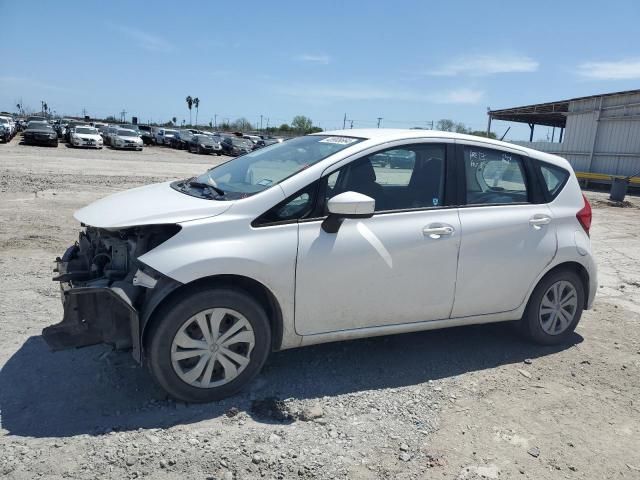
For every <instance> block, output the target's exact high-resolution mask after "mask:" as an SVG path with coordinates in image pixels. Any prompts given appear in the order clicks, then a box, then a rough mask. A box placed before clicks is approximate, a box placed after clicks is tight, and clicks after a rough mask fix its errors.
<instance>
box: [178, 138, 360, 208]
mask: <svg viewBox="0 0 640 480" xmlns="http://www.w3.org/2000/svg"><path fill="white" fill-rule="evenodd" d="M360 141H362V139H360V138H352V137H336V136H331V137H330V136H327V135H308V136H305V137H298V138H294V139H292V140H289V141H287V142H284V143H278V144H276V145H272V146H270V147H266V148H262V149H260V150H256V151H254V152H251V153H248V154H246V155H242V156H240V157H236V158H235V159H233V160H230V161H228V162H225V163H223V164H221V165H218V166H217V167H213V168H212V169H211V170H209V171H207V172H205V173H204V174H202V175H200V176H199V177H195V178H193V179H190V180H185V181H182V182H175V183H174V184H173V187H174V188H175V189H177V190H179V191H182V192H184V193H188V194H189V195H194V196H200V197H202V198H212V196H211V193H210V192H209V190H210V189H209V188H206V187H207V186H211V189H215V191H216V192H217V196H215V197H213V198H215V199H217V200H233V199H238V198H244V197H249V196H251V195H254V194H256V193H259V192H261V191H263V190H266V189H267V188H269V187H272V186H273V185H276V184H278V183H280V182H282V181H283V180H285V179H286V178H288V177H290V176H292V175H295V174H296V173H298V172H300V171H302V170H304V169H305V168H308V167H310V166H311V165H313V164H315V163H317V162H319V161H320V160H323V159H325V158H327V157H329V156H330V155H333V154H334V153H336V152H339V151H340V150H343V149H345V148H347V147H349V146H351V145H355V144H356V143H358V142H360ZM190 184H193V185H190ZM220 192H222V193H220Z"/></svg>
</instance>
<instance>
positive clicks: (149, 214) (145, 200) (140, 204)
mask: <svg viewBox="0 0 640 480" xmlns="http://www.w3.org/2000/svg"><path fill="white" fill-rule="evenodd" d="M232 203H233V202H229V201H219V200H205V199H202V198H197V197H192V196H190V195H186V194H184V193H180V192H178V191H176V190H174V189H173V188H171V182H165V183H156V184H153V185H147V186H145V187H139V188H134V189H132V190H126V191H124V192H120V193H116V194H114V195H109V196H108V197H105V198H103V199H100V200H98V201H97V202H94V203H92V204H90V205H88V206H86V207H84V208H82V209H80V210H78V211H77V212H76V213H75V214H74V215H73V216H74V217H75V218H76V220H78V221H79V222H82V223H84V224H85V225H90V226H92V227H98V228H105V229H110V230H116V229H120V228H126V227H137V226H142V225H160V224H168V223H181V222H187V221H189V220H197V219H199V218H206V217H214V216H216V215H220V214H221V213H223V212H225V211H226V210H228V209H229V208H230V207H231V205H232Z"/></svg>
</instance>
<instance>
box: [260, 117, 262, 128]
mask: <svg viewBox="0 0 640 480" xmlns="http://www.w3.org/2000/svg"><path fill="white" fill-rule="evenodd" d="M260 130H261V131H262V115H260Z"/></svg>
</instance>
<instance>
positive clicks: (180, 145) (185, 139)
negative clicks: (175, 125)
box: [171, 130, 194, 150]
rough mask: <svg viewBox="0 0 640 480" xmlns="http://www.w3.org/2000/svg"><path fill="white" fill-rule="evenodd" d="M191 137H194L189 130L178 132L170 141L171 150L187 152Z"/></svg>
mask: <svg viewBox="0 0 640 480" xmlns="http://www.w3.org/2000/svg"><path fill="white" fill-rule="evenodd" d="M193 136H194V135H193V133H192V132H191V131H190V130H180V131H178V133H177V134H176V135H175V136H174V137H173V138H172V139H171V148H177V149H178V150H187V149H188V148H189V143H190V142H191V139H192V138H193Z"/></svg>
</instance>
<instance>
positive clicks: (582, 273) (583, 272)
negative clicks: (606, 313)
mask: <svg viewBox="0 0 640 480" xmlns="http://www.w3.org/2000/svg"><path fill="white" fill-rule="evenodd" d="M562 270H568V271H571V272H573V273H575V274H576V275H578V277H579V278H580V281H581V282H582V288H583V289H584V305H583V308H585V309H586V308H587V305H588V303H589V300H588V299H589V293H590V292H589V272H588V271H587V269H586V268H585V267H584V265H582V264H581V263H578V262H573V261H567V262H562V263H559V264H558V265H554V266H553V268H551V269H549V270H548V271H547V272H545V274H544V275H542V277H540V279H539V280H538V281H537V282H536V284H535V286H534V288H533V289H532V290H531V293H530V294H529V299H530V298H531V295H532V294H533V291H534V290H535V289H536V288H537V287H538V285H540V282H542V281H543V280H544V279H545V278H547V277H548V276H549V275H552V274H554V273H556V272H559V271H562ZM527 303H528V302H527Z"/></svg>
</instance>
